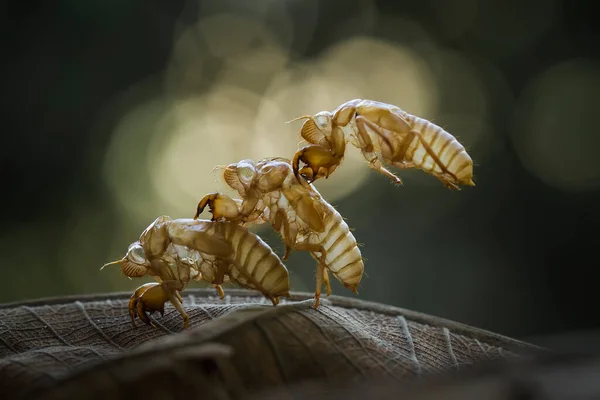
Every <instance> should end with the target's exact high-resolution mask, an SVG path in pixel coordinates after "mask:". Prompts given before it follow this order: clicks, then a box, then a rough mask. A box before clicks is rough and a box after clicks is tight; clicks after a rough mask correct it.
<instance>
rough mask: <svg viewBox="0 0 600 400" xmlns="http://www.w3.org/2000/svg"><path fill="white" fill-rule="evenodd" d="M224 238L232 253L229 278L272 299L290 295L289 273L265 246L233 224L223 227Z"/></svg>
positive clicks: (260, 240)
mask: <svg viewBox="0 0 600 400" xmlns="http://www.w3.org/2000/svg"><path fill="white" fill-rule="evenodd" d="M225 237H226V239H227V240H228V241H229V242H230V243H231V245H232V246H233V249H234V264H235V267H236V268H232V269H231V270H230V274H231V275H232V278H234V279H235V280H237V281H239V282H240V283H243V284H247V285H248V286H249V287H253V288H256V289H257V290H260V291H261V292H263V293H265V294H268V295H270V296H273V297H279V296H287V295H289V290H290V285H289V274H288V270H287V269H286V268H285V266H284V265H283V264H282V263H281V260H280V259H279V257H277V255H276V254H275V253H274V252H273V250H271V247H270V246H269V245H268V244H267V243H265V242H264V241H263V240H262V239H261V238H260V237H258V235H256V234H254V233H252V232H250V231H248V229H246V228H244V227H241V226H238V225H235V224H233V223H225Z"/></svg>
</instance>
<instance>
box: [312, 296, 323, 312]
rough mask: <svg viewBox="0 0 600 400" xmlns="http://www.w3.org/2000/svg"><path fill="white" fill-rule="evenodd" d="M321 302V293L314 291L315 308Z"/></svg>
mask: <svg viewBox="0 0 600 400" xmlns="http://www.w3.org/2000/svg"><path fill="white" fill-rule="evenodd" d="M320 303H321V293H315V305H314V306H313V307H314V309H315V310H316V309H317V308H319V304H320Z"/></svg>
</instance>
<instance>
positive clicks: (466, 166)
mask: <svg viewBox="0 0 600 400" xmlns="http://www.w3.org/2000/svg"><path fill="white" fill-rule="evenodd" d="M298 119H305V120H306V121H305V122H304V124H303V125H302V128H301V136H302V137H303V138H304V139H305V140H306V141H307V142H309V143H310V144H309V145H308V146H305V147H303V148H301V149H300V150H298V152H296V154H295V155H294V158H293V161H292V164H293V169H294V174H295V175H296V176H297V177H298V179H300V176H302V177H304V178H305V179H306V180H307V181H308V182H313V181H315V180H316V179H319V178H322V177H325V178H327V177H328V176H329V175H330V174H331V173H332V172H333V171H334V170H335V168H336V167H337V166H338V165H339V164H340V163H341V161H342V159H343V156H344V150H345V147H344V145H345V143H347V142H349V143H352V144H353V145H354V146H355V147H357V148H359V149H360V150H361V152H362V154H363V156H364V157H365V159H366V160H367V161H368V163H369V166H370V167H371V168H373V169H375V170H377V171H378V172H379V173H381V174H383V175H385V176H387V177H388V178H389V179H391V180H392V181H393V182H395V183H397V184H401V183H402V180H401V179H400V178H399V177H398V176H396V175H395V174H394V173H392V172H390V171H389V170H387V169H386V168H385V167H384V164H390V165H393V166H396V167H398V168H403V169H406V168H418V169H421V170H423V171H425V172H427V173H429V174H431V175H433V176H435V177H437V178H438V179H439V180H440V181H442V182H443V183H444V185H445V186H446V187H449V188H452V189H459V185H467V186H475V183H474V182H473V160H472V159H471V157H470V156H469V155H468V154H467V152H466V150H465V148H464V147H463V145H461V144H460V143H459V142H458V141H457V140H456V138H455V137H454V136H452V135H451V134H450V133H448V132H446V131H445V130H444V129H442V128H441V127H439V126H437V125H435V124H433V123H431V122H429V121H427V120H425V119H423V118H419V117H416V116H414V115H411V114H408V113H407V112H405V111H403V110H401V109H400V108H399V107H396V106H394V105H390V104H386V103H381V102H377V101H373V100H361V99H354V100H350V101H348V102H346V103H344V104H342V105H340V106H339V107H337V108H336V109H335V110H333V111H332V112H328V111H322V112H320V113H318V114H315V115H314V116H303V117H299V118H296V119H295V120H298ZM293 121H294V120H293ZM290 122H292V121H290ZM300 162H302V163H304V164H305V166H304V167H302V168H301V167H300Z"/></svg>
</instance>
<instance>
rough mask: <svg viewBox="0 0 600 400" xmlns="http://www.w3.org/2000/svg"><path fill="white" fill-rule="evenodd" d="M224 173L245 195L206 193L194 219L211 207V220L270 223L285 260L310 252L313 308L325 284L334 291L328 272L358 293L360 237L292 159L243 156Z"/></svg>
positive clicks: (361, 271) (360, 263) (226, 168)
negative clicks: (293, 253)
mask: <svg viewBox="0 0 600 400" xmlns="http://www.w3.org/2000/svg"><path fill="white" fill-rule="evenodd" d="M223 177H224V179H225V181H226V182H227V184H228V185H229V186H230V187H231V188H232V189H234V190H236V191H237V192H238V194H239V195H240V196H241V199H235V200H234V199H232V198H230V197H229V196H227V195H224V194H220V193H211V194H208V195H206V196H205V197H204V198H202V200H201V201H200V202H199V204H198V207H197V211H196V215H195V217H194V218H198V216H199V215H200V213H202V211H203V210H204V208H205V207H206V206H208V207H209V209H210V211H211V212H212V214H213V220H227V221H233V222H237V223H240V224H245V225H250V224H261V223H265V222H266V223H269V224H271V226H272V227H273V228H274V229H275V230H276V231H277V232H279V233H280V234H281V237H282V239H283V241H284V243H285V245H286V252H285V255H284V256H283V260H286V259H287V258H288V256H289V253H290V250H292V249H293V250H299V251H302V250H304V251H308V252H310V254H311V256H312V257H313V258H314V259H315V260H317V261H318V269H317V286H316V291H315V300H316V301H315V308H317V307H318V306H319V299H320V295H321V287H322V286H323V284H325V286H326V289H327V295H330V294H331V286H330V283H329V275H328V271H331V272H332V273H333V275H334V276H335V277H336V278H337V279H338V280H339V281H340V282H341V283H342V284H343V285H344V286H345V287H346V288H348V289H350V290H351V291H353V292H354V293H358V292H357V288H358V285H359V283H360V281H361V279H362V275H363V271H364V264H363V260H362V256H361V253H360V250H359V249H358V245H357V243H356V239H355V238H354V236H353V235H352V233H351V232H350V229H349V228H348V225H347V224H346V222H345V221H344V219H343V218H342V216H341V215H340V213H339V212H338V211H337V210H336V209H335V208H333V207H332V206H331V205H330V204H329V203H328V202H327V201H325V200H324V199H323V197H321V195H320V194H319V192H318V191H317V190H316V189H315V188H314V187H313V186H312V185H310V184H307V183H304V185H303V184H301V183H300V182H299V181H298V179H296V177H295V175H294V172H293V170H292V167H291V164H290V161H289V160H287V159H284V158H266V159H262V160H260V161H258V162H255V161H253V160H242V161H240V162H238V163H234V164H229V165H227V166H226V167H225V168H224V173H223ZM300 179H303V178H300Z"/></svg>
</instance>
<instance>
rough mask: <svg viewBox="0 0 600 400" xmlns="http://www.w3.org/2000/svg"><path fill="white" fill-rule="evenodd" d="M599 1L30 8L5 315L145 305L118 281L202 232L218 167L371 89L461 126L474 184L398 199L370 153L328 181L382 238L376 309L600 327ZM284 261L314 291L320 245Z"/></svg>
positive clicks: (15, 65) (519, 330)
mask: <svg viewBox="0 0 600 400" xmlns="http://www.w3.org/2000/svg"><path fill="white" fill-rule="evenodd" d="M591 5H592V2H587V3H586V2H584V1H561V0H523V1H518V2H516V1H501V0H463V1H458V0H421V1H400V0H397V1H372V0H345V1H333V0H330V1H316V0H252V1H247V0H246V1H244V0H176V1H168V2H167V1H156V0H151V1H133V0H128V1H108V0H103V1H94V0H88V1H79V0H60V1H54V2H42V1H37V2H17V1H12V2H10V3H9V4H8V5H7V6H6V7H5V12H6V14H5V15H6V16H5V18H4V21H3V23H2V24H1V29H2V31H3V35H2V36H3V38H4V40H3V42H4V46H3V47H2V53H3V59H4V61H3V62H2V65H1V66H0V68H1V71H2V73H1V74H0V76H1V77H2V80H3V85H2V86H3V90H2V99H3V102H2V108H1V109H2V123H3V128H2V131H3V140H2V143H3V144H2V151H1V158H0V165H1V171H2V178H3V179H2V180H3V188H2V207H1V210H2V225H3V229H2V237H1V240H0V253H1V254H2V258H1V260H2V261H1V265H2V272H3V279H2V290H0V301H1V302H10V301H17V300H21V299H27V298H38V297H45V296H56V295H65V294H80V293H92V292H100V291H121V290H127V291H128V290H133V289H134V288H136V287H137V286H138V285H140V284H141V283H143V281H141V280H128V279H126V278H125V277H123V276H122V275H121V274H120V273H119V271H118V268H114V269H106V270H103V271H102V272H101V271H100V270H99V268H100V266H101V265H102V264H104V263H105V262H107V261H111V260H114V259H117V258H120V257H122V255H123V254H124V252H125V251H126V249H127V246H128V245H129V244H130V243H131V242H133V241H135V240H136V239H137V237H138V236H139V234H140V233H141V232H142V230H143V229H144V228H145V227H146V226H147V225H148V224H149V223H150V222H152V221H153V220H154V218H156V217H157V216H158V215H162V214H166V215H170V216H171V217H174V218H176V217H191V216H192V215H193V213H194V211H195V206H196V204H197V202H198V200H199V199H200V198H201V196H203V195H204V194H206V193H208V192H214V191H223V190H224V189H225V186H224V184H223V183H222V182H220V181H219V180H218V179H216V178H215V176H214V174H213V167H214V166H216V165H220V164H227V163H230V162H236V161H238V160H240V159H243V158H254V159H258V158H261V157H269V156H285V157H289V158H291V157H292V155H293V153H294V152H295V150H296V149H297V145H298V142H299V141H300V137H299V133H298V132H299V128H300V123H296V124H286V123H285V122H286V121H288V120H290V119H292V118H294V117H297V116H300V115H303V114H313V113H316V112H318V111H321V110H331V109H333V108H335V107H336V106H337V105H339V104H341V103H343V102H345V101H347V100H350V99H352V98H357V97H359V98H368V99H374V100H378V101H382V102H387V103H392V104H395V105H398V106H399V107H401V108H403V109H405V110H407V111H408V112H410V113H412V114H415V115H418V116H421V117H424V118H427V119H429V120H431V121H433V122H435V123H436V124H438V125H440V126H442V127H444V128H445V129H446V130H448V131H449V132H451V133H452V134H454V135H455V136H456V137H457V138H458V139H459V140H460V141H461V142H462V143H463V144H464V145H465V146H466V147H467V149H468V151H469V153H470V154H471V156H472V158H473V159H474V160H475V163H476V168H475V181H476V183H477V186H476V187H474V188H466V189H464V190H462V191H460V192H452V191H449V190H447V189H445V188H444V187H443V186H442V185H441V184H440V183H439V182H438V181H437V180H436V179H435V178H433V177H431V176H429V175H427V174H425V173H423V172H420V171H399V174H400V176H401V177H402V178H403V179H404V181H405V185H404V186H403V187H394V186H393V185H392V184H391V183H390V181H389V180H387V179H386V178H385V177H383V176H381V175H378V174H376V173H375V172H373V171H371V170H370V169H368V167H367V166H366V164H365V163H364V161H363V159H362V158H361V156H360V154H359V153H358V151H357V150H356V149H354V148H352V147H351V148H349V150H348V153H347V157H346V159H345V161H344V163H343V164H342V166H341V167H340V168H339V169H338V170H337V171H336V173H335V174H334V175H333V176H332V177H330V178H329V179H328V180H321V181H319V182H318V183H317V185H316V186H317V187H318V188H319V189H320V190H321V192H322V194H323V195H324V196H325V197H326V198H327V199H328V200H329V201H330V202H331V203H333V204H334V205H335V206H336V207H337V209H338V210H339V211H340V212H341V213H342V214H343V215H344V217H345V218H346V219H347V222H348V224H349V225H350V226H351V227H352V228H354V229H355V231H354V233H355V236H356V238H357V240H358V241H359V242H360V243H362V244H363V247H362V252H363V254H364V256H365V258H366V275H365V277H364V278H363V282H362V285H361V287H360V289H359V292H360V298H361V299H368V300H373V301H378V302H384V303H390V304H393V305H397V306H400V307H404V308H409V309H414V310H417V311H421V312H424V313H430V314H434V315H437V316H441V317H445V318H450V319H453V320H457V321H461V322H464V323H468V324H471V325H475V326H478V327H481V328H485V329H489V330H492V331H496V332H499V333H503V334H506V335H511V336H513V337H519V338H524V339H527V338H532V337H535V336H537V335H544V334H548V333H559V332H564V331H572V330H581V329H588V328H597V327H600V311H599V310H600V299H599V296H598V295H597V291H596V289H597V287H598V282H599V281H598V279H597V278H596V275H595V273H596V272H597V271H595V269H596V267H598V266H600V263H599V261H598V248H599V247H600V234H599V233H598V222H600V210H599V207H598V200H599V198H600V196H599V195H600V157H598V155H599V154H598V153H599V149H600V135H599V129H598V126H600V125H599V122H598V121H599V120H598V105H599V104H598V93H599V90H600V69H599V62H598V61H599V60H598V56H599V53H600V52H599V47H598V37H597V32H598V29H597V28H596V25H595V24H596V23H597V18H595V16H594V13H593V12H592V6H591ZM206 215H208V213H206ZM256 231H257V232H258V233H259V234H261V235H262V236H263V237H264V238H265V240H267V241H268V242H269V243H270V244H271V245H272V246H273V247H274V249H275V251H277V252H280V253H281V252H282V251H283V246H282V245H281V242H280V240H279V239H278V237H277V236H275V235H274V234H273V233H272V232H271V231H270V230H269V229H257V230H256ZM287 266H288V269H289V270H290V273H291V276H292V284H293V286H294V289H296V290H306V291H313V290H314V271H315V263H314V261H313V260H312V259H311V258H310V257H309V256H308V254H306V253H293V254H292V256H291V258H290V260H289V262H288V263H287ZM194 285H196V286H198V285H197V284H194ZM334 292H335V294H339V295H348V296H353V294H352V293H349V292H347V291H346V290H345V289H344V288H343V287H341V285H339V284H337V282H336V283H334Z"/></svg>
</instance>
